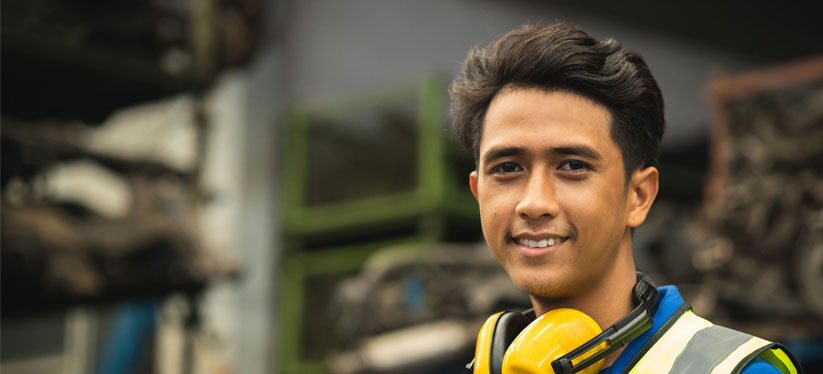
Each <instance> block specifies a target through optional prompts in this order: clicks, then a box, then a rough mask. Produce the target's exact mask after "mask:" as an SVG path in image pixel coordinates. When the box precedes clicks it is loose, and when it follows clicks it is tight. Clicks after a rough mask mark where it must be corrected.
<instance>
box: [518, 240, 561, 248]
mask: <svg viewBox="0 0 823 374" xmlns="http://www.w3.org/2000/svg"><path fill="white" fill-rule="evenodd" d="M519 242H520V245H522V246H524V247H530V248H545V247H551V246H553V245H555V244H560V243H562V241H561V239H559V238H558V239H555V238H550V239H540V240H539V241H538V240H530V239H520V240H519Z"/></svg>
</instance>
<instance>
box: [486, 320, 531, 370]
mask: <svg viewBox="0 0 823 374" xmlns="http://www.w3.org/2000/svg"><path fill="white" fill-rule="evenodd" d="M531 322H532V321H531V318H528V317H526V316H525V315H523V314H522V313H515V312H505V313H503V314H502V315H501V316H500V318H498V319H497V323H496V324H495V326H494V333H493V335H492V339H491V347H490V348H489V360H490V362H489V373H490V374H503V358H504V357H505V356H506V351H507V350H508V349H509V345H511V344H512V342H513V341H514V339H515V338H517V335H518V334H520V332H521V331H523V329H525V328H526V326H528V325H529V323H531Z"/></svg>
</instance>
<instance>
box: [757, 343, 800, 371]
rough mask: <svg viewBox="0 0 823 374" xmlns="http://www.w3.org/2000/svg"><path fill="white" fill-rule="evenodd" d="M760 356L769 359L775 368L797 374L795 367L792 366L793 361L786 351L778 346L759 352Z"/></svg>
mask: <svg viewBox="0 0 823 374" xmlns="http://www.w3.org/2000/svg"><path fill="white" fill-rule="evenodd" d="M760 357H763V358H764V359H766V361H769V362H770V363H771V364H772V365H774V366H775V367H776V368H778V369H780V371H782V372H783V373H785V374H797V368H796V367H794V362H792V359H791V358H789V355H787V354H786V352H783V350H782V349H780V348H772V349H770V350H768V351H766V352H763V353H761V354H760Z"/></svg>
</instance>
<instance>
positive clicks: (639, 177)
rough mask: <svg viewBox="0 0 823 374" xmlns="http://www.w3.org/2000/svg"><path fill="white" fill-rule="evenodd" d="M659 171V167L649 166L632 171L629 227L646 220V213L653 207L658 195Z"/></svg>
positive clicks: (627, 221)
mask: <svg viewBox="0 0 823 374" xmlns="http://www.w3.org/2000/svg"><path fill="white" fill-rule="evenodd" d="M657 188H658V172H657V168H655V167H653V166H649V167H647V168H645V169H637V170H635V172H634V173H632V179H631V180H630V181H629V200H628V201H629V207H628V208H629V209H628V217H627V220H626V223H627V225H628V226H629V227H637V226H640V224H642V223H643V221H645V220H646V215H648V214H649V210H650V209H651V208H652V204H653V203H654V199H655V198H656V197H657Z"/></svg>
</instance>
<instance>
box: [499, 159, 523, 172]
mask: <svg viewBox="0 0 823 374" xmlns="http://www.w3.org/2000/svg"><path fill="white" fill-rule="evenodd" d="M520 170H523V169H522V168H521V167H520V165H518V164H517V163H514V162H503V163H500V164H498V165H497V166H495V167H494V168H492V170H491V171H492V173H514V172H517V171H520Z"/></svg>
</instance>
